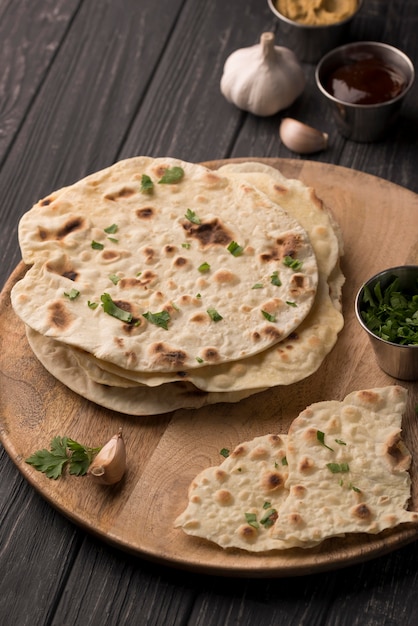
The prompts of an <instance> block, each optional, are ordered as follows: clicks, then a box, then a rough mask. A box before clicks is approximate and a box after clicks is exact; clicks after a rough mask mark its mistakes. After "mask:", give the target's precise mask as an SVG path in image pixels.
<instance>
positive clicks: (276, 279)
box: [270, 270, 282, 287]
mask: <svg viewBox="0 0 418 626" xmlns="http://www.w3.org/2000/svg"><path fill="white" fill-rule="evenodd" d="M270 282H271V284H272V285H275V286H276V287H280V286H281V284H282V281H281V280H280V278H279V272H278V271H277V270H276V271H275V272H273V274H272V275H271V276H270Z"/></svg>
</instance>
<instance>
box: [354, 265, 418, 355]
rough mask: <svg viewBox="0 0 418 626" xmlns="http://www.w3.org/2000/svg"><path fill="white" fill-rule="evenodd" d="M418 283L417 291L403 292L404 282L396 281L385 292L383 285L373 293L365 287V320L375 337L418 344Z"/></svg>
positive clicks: (393, 279)
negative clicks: (402, 285)
mask: <svg viewBox="0 0 418 626" xmlns="http://www.w3.org/2000/svg"><path fill="white" fill-rule="evenodd" d="M417 289H418V281H417V285H416V289H415V291H414V290H411V291H410V292H407V291H405V290H401V288H400V280H399V278H398V277H395V276H394V277H393V278H392V279H391V281H390V282H389V284H388V286H387V287H386V288H384V289H382V286H381V284H380V281H379V282H377V283H376V285H375V287H374V289H373V292H372V291H371V290H370V288H369V287H368V286H367V285H365V286H364V292H363V301H362V303H361V317H362V319H363V321H364V323H365V325H366V326H367V328H368V329H369V330H371V332H372V333H374V334H375V335H377V336H378V337H380V338H381V339H384V340H385V341H390V342H391V343H396V344H400V345H417V344H418V293H417Z"/></svg>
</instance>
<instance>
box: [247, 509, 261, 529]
mask: <svg viewBox="0 0 418 626" xmlns="http://www.w3.org/2000/svg"><path fill="white" fill-rule="evenodd" d="M245 519H246V520H247V524H248V525H249V526H252V527H253V528H260V524H259V523H258V522H257V515H256V514H255V513H246V514H245Z"/></svg>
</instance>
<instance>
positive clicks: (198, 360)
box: [196, 356, 204, 363]
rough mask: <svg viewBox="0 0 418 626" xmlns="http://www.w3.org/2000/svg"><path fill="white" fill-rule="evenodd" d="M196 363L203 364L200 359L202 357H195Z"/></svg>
mask: <svg viewBox="0 0 418 626" xmlns="http://www.w3.org/2000/svg"><path fill="white" fill-rule="evenodd" d="M196 361H197V362H198V363H203V362H204V361H203V359H202V357H200V356H197V357H196Z"/></svg>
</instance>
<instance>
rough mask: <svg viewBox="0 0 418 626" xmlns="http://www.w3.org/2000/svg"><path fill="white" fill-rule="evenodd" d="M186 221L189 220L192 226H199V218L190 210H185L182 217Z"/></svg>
mask: <svg viewBox="0 0 418 626" xmlns="http://www.w3.org/2000/svg"><path fill="white" fill-rule="evenodd" d="M184 217H185V218H186V219H188V220H189V222H192V224H200V223H201V222H200V218H199V217H198V216H197V215H196V213H195V212H194V211H192V210H191V209H187V211H186V214H185V216H184Z"/></svg>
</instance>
